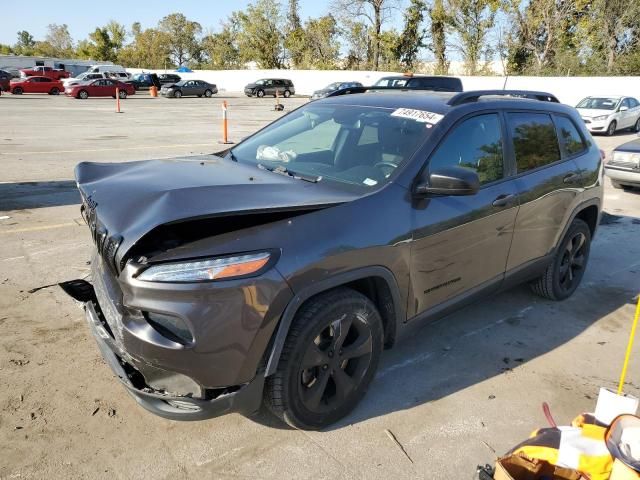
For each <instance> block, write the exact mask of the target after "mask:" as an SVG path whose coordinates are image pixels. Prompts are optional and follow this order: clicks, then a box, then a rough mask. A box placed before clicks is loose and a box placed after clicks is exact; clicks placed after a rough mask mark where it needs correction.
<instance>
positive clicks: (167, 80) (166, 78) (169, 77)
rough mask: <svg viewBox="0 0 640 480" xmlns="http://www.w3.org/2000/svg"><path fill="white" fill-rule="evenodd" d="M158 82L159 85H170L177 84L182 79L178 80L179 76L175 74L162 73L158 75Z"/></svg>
mask: <svg viewBox="0 0 640 480" xmlns="http://www.w3.org/2000/svg"><path fill="white" fill-rule="evenodd" d="M158 80H160V84H161V85H171V84H174V83H178V82H179V81H180V80H182V78H180V75H176V74H175V73H162V74H160V75H158Z"/></svg>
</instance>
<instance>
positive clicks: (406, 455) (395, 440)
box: [384, 428, 413, 463]
mask: <svg viewBox="0 0 640 480" xmlns="http://www.w3.org/2000/svg"><path fill="white" fill-rule="evenodd" d="M384 433H386V434H387V437H389V438H390V439H391V441H392V442H393V443H395V444H396V445H397V446H398V448H399V449H400V450H401V451H402V453H404V456H405V457H407V459H408V460H409V461H410V462H411V463H413V460H412V459H411V457H410V456H409V454H408V453H407V451H406V450H405V448H404V447H403V446H402V444H401V443H400V442H399V441H398V439H397V438H396V436H395V435H394V434H393V433H392V432H391V430H389V429H386V428H385V429H384Z"/></svg>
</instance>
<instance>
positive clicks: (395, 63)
mask: <svg viewBox="0 0 640 480" xmlns="http://www.w3.org/2000/svg"><path fill="white" fill-rule="evenodd" d="M399 42H400V35H399V34H398V32H397V31H396V30H395V29H391V30H385V31H384V32H382V33H380V59H379V62H378V64H379V67H380V68H382V69H383V70H401V69H402V65H401V64H400V61H399V58H398V43H399Z"/></svg>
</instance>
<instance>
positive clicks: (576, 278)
mask: <svg viewBox="0 0 640 480" xmlns="http://www.w3.org/2000/svg"><path fill="white" fill-rule="evenodd" d="M590 248H591V230H590V229H589V226H588V225H587V224H586V223H585V222H584V221H583V220H581V219H579V218H576V219H575V220H573V222H571V225H570V227H569V230H568V231H567V233H566V234H565V236H564V238H563V239H562V242H560V245H559V246H558V249H557V250H556V253H555V255H554V257H553V261H552V262H551V263H550V264H549V266H548V267H547V270H546V271H545V273H544V274H543V275H542V276H541V277H539V278H538V279H537V280H535V281H534V282H533V283H532V284H531V287H532V289H533V291H534V292H535V293H537V294H538V295H540V296H542V297H545V298H549V299H551V300H564V299H565V298H568V297H570V296H571V295H572V294H573V292H575V291H576V289H577V288H578V285H580V282H581V280H582V277H583V275H584V272H585V269H586V267H587V262H588V260H589V251H590Z"/></svg>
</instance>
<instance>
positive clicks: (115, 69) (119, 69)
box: [87, 65, 127, 76]
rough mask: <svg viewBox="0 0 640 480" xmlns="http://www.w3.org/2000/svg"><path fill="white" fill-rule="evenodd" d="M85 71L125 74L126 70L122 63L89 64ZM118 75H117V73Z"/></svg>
mask: <svg viewBox="0 0 640 480" xmlns="http://www.w3.org/2000/svg"><path fill="white" fill-rule="evenodd" d="M87 72H89V73H105V72H108V73H124V74H125V75H126V73H127V71H126V70H125V69H124V67H123V66H122V65H91V66H90V67H89V68H88V70H87ZM118 76H119V75H118Z"/></svg>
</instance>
